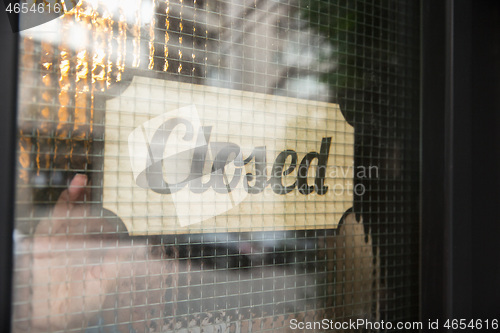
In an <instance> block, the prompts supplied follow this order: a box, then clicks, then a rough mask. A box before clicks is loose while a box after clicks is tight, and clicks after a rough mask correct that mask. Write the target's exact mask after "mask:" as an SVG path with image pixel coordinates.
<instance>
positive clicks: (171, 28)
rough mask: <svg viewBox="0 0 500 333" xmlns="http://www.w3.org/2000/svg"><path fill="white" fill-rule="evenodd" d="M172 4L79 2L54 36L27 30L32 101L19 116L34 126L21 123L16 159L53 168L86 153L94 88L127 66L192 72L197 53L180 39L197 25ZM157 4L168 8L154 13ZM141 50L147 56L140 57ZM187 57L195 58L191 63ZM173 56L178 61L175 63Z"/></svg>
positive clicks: (154, 0) (104, 86)
mask: <svg viewBox="0 0 500 333" xmlns="http://www.w3.org/2000/svg"><path fill="white" fill-rule="evenodd" d="M66 2H68V0H66ZM60 3H62V4H64V1H60ZM173 3H174V2H173V1H172V2H170V1H169V0H162V1H159V0H150V1H148V0H137V1H134V2H130V3H127V4H124V3H122V2H110V1H105V0H85V1H80V2H78V4H77V5H76V6H74V8H73V9H72V10H71V11H67V12H66V13H65V14H64V15H63V16H61V17H60V18H58V19H57V20H58V21H59V23H58V24H59V27H60V32H59V34H60V37H58V38H57V39H55V41H54V40H51V41H45V42H42V41H40V38H38V39H33V38H32V37H31V36H30V35H29V33H26V35H25V36H24V38H23V54H22V63H23V66H22V67H23V72H22V73H23V74H22V75H23V76H25V77H32V78H33V79H32V80H30V81H29V82H27V84H28V85H33V88H31V93H30V94H29V95H30V96H29V97H30V98H31V99H32V101H31V102H28V101H26V103H25V104H23V105H22V106H20V119H21V121H25V122H26V123H32V124H33V125H36V127H34V128H35V132H34V133H33V132H30V131H26V130H22V129H21V130H20V135H21V137H22V140H21V145H20V147H19V154H20V155H19V162H20V163H21V160H22V163H21V165H22V166H23V167H24V166H25V167H26V168H28V167H29V165H31V166H32V167H34V168H36V170H37V172H38V171H39V170H41V169H46V168H48V167H50V163H54V166H53V167H58V168H59V167H62V168H65V169H67V168H69V165H66V164H68V163H67V160H68V159H70V160H73V156H72V155H73V154H76V155H80V156H87V155H88V149H89V146H88V145H89V142H91V141H92V136H91V134H92V133H93V129H94V115H95V108H96V105H95V102H96V94H97V93H100V92H105V91H107V90H108V89H109V88H111V87H112V86H113V85H114V84H116V83H117V82H120V81H122V80H124V77H123V74H124V73H125V72H126V69H127V67H128V68H140V67H141V61H143V62H144V63H143V67H144V68H148V69H150V70H161V71H163V72H167V71H171V72H177V73H179V74H181V73H182V71H183V66H184V70H185V71H187V70H189V71H190V72H191V74H193V73H194V71H195V67H196V66H194V62H195V60H196V57H197V55H196V54H195V52H193V51H191V50H189V51H188V50H187V49H186V47H189V46H184V45H183V44H186V41H187V39H186V38H188V37H186V36H185V35H183V34H184V32H185V30H186V29H189V30H190V31H191V29H192V34H193V35H194V34H195V33H196V28H195V27H192V28H191V24H189V28H188V25H186V22H187V21H186V20H185V18H183V15H187V14H185V13H184V11H186V9H184V7H185V4H184V3H183V1H181V0H178V1H175V3H176V4H175V5H173ZM194 3H196V1H195V2H194ZM179 5H180V6H179ZM191 5H192V4H190V6H191ZM126 6H133V7H132V8H130V7H126ZM176 6H179V7H176ZM159 8H162V9H161V11H162V12H163V13H164V14H163V15H161V14H159V13H158V14H157V12H158V11H159V10H160V9H159ZM174 11H175V15H174V14H173V12H174ZM158 20H162V21H163V20H164V21H163V22H160V21H158ZM160 23H161V24H160ZM163 24H164V26H163ZM190 34H191V32H190ZM141 36H142V38H143V39H144V38H146V40H141ZM174 36H175V37H174ZM183 36H184V37H185V38H183ZM41 39H43V37H42V38H41ZM172 39H175V40H174V43H172V41H173V40H172ZM190 41H191V40H190ZM177 42H178V43H177ZM141 48H142V50H141ZM160 50H162V51H163V52H162V54H161V53H159V52H161V51H160ZM141 52H142V53H141ZM186 52H188V53H186ZM185 53H186V54H185ZM141 54H142V56H143V57H144V58H147V60H145V59H143V60H141ZM173 57H175V61H174V62H173V61H172V58H173ZM155 58H157V59H155ZM184 58H186V59H184ZM144 60H145V61H144ZM186 61H189V63H192V64H193V65H192V66H191V65H189V66H188V67H186ZM173 63H175V67H173V68H171V67H172V64H173ZM161 64H162V65H161ZM35 82H37V83H39V85H38V86H37V84H36V83H35ZM25 93H26V94H28V91H27V90H26V91H25ZM33 121H34V122H33ZM21 127H22V126H21ZM75 140H76V141H81V144H80V146H79V148H78V149H83V151H78V152H77V151H76V150H75V149H77V147H76V146H75V145H74V141H75ZM85 142H86V143H85ZM32 147H34V148H32ZM30 154H32V155H30ZM30 156H31V157H30ZM30 159H31V161H32V162H31V164H30V163H28V161H29V160H30ZM65 161H66V162H65ZM82 167H83V166H82ZM20 177H23V178H24V179H25V180H26V181H27V180H28V179H29V176H28V174H27V173H20Z"/></svg>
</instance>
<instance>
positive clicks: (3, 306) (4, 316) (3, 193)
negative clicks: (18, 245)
mask: <svg viewBox="0 0 500 333" xmlns="http://www.w3.org/2000/svg"><path fill="white" fill-rule="evenodd" d="M0 8H1V9H2V10H4V7H3V5H0ZM0 35H1V37H0V40H1V41H2V43H1V47H0V102H1V104H2V109H1V111H0V142H1V144H2V156H1V158H2V162H1V163H0V288H1V290H0V295H2V299H1V300H0V323H2V327H3V330H4V331H5V332H8V331H10V321H11V293H12V268H13V258H12V254H13V251H12V249H13V240H12V232H13V227H14V193H15V191H14V189H15V187H14V180H15V162H14V161H15V151H16V149H15V147H16V139H15V138H16V135H15V133H16V100H17V63H18V62H17V52H18V51H17V47H18V34H17V33H13V32H12V29H11V27H10V24H9V21H8V18H7V15H6V13H0Z"/></svg>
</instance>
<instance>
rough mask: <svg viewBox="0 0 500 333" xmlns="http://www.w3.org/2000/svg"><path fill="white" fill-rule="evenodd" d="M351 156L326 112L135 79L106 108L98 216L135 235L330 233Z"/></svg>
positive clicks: (322, 107)
mask: <svg viewBox="0 0 500 333" xmlns="http://www.w3.org/2000/svg"><path fill="white" fill-rule="evenodd" d="M353 156H354V129H353V128H352V127H351V126H350V125H349V124H348V123H347V122H346V121H345V119H344V117H343V116H342V114H341V112H340V109H339V107H338V105H337V104H331V103H324V102H315V101H308V100H300V99H295V98H288V97H281V96H269V95H263V94H257V93H250V92H242V91H235V90H228V89H222V88H215V87H206V86H198V85H193V84H187V83H179V82H172V81H165V80H160V79H152V78H145V77H134V79H133V81H132V83H131V84H130V86H129V87H128V88H127V89H126V90H125V91H124V92H123V93H122V94H121V95H120V96H118V97H116V98H114V99H111V100H108V101H107V103H106V120H105V149H104V184H103V186H104V189H103V206H104V208H106V209H109V210H111V211H113V212H114V213H115V214H117V215H118V216H119V217H120V218H121V219H122V220H123V222H124V223H125V225H126V226H127V228H128V231H129V233H130V234H134V235H143V234H148V235H151V234H171V233H195V232H196V233H199V232H233V231H264V230H287V229H329V228H336V227H337V224H338V222H339V220H340V218H341V217H342V215H343V214H344V212H345V211H346V210H347V209H349V208H350V207H351V206H352V202H353V191H354V188H353V186H354V185H353V183H354V181H353V173H354V172H353V167H354V162H353V161H354V159H353Z"/></svg>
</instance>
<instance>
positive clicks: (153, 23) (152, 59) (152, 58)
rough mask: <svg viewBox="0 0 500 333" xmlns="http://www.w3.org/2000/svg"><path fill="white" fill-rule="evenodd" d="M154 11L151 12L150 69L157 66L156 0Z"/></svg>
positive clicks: (154, 0)
mask: <svg viewBox="0 0 500 333" xmlns="http://www.w3.org/2000/svg"><path fill="white" fill-rule="evenodd" d="M152 7H153V11H152V13H151V15H152V19H151V25H150V27H149V66H148V69H151V70H152V69H154V66H155V26H156V15H155V13H156V0H153V6H152Z"/></svg>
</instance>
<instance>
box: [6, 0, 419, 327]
mask: <svg viewBox="0 0 500 333" xmlns="http://www.w3.org/2000/svg"><path fill="white" fill-rule="evenodd" d="M418 14H419V7H418V3H417V2H406V1H399V0H384V1H362V0H336V1H325V0H251V1H250V0H235V1H229V0H227V1H226V0H219V1H202V0H185V1H184V0H172V1H164V0H161V1H160V0H129V1H99V0H89V1H81V2H79V3H78V5H77V6H76V7H75V8H74V9H72V10H71V11H69V12H67V13H66V14H64V15H63V16H61V17H59V18H57V19H54V20H52V21H50V22H48V23H46V24H44V25H41V26H38V27H35V28H33V29H30V30H27V31H25V32H23V34H22V38H21V40H20V45H19V50H20V65H19V91H20V93H19V98H18V110H19V112H18V113H19V120H18V130H19V144H18V168H17V170H18V178H17V187H16V189H17V193H16V198H17V201H16V231H15V240H16V249H15V260H16V267H15V272H14V291H13V292H14V303H13V309H14V315H13V319H12V320H13V327H14V330H15V331H41V332H45V331H47V332H56V331H83V332H145V331H147V332H207V333H208V332H210V333H211V332H220V333H225V332H238V333H240V332H241V333H243V332H245V333H247V332H260V331H289V330H293V329H294V328H297V327H298V326H297V323H315V322H316V323H317V322H322V323H324V321H323V320H324V319H326V320H327V321H328V323H330V324H329V325H330V326H314V327H310V328H309V329H310V330H312V331H329V330H334V329H335V328H336V326H332V324H331V323H342V322H346V321H348V320H353V319H365V320H367V321H372V322H377V321H378V322H380V321H381V320H384V321H386V322H402V321H410V320H416V319H417V318H418V288H419V287H418V248H419V243H418V239H419V234H418V216H419V210H418V207H419V206H418V196H419V61H420V58H419V29H420V26H419V17H418ZM21 19H22V17H21ZM187 100H189V101H191V100H192V101H194V102H193V103H194V104H196V112H194V111H193V110H194V109H193V108H186V107H184V108H183V107H182V106H185V105H187V104H189V101H187ZM194 104H193V105H194ZM213 108H216V110H218V111H217V112H215V113H211V112H212V110H214V109H213ZM157 109H158V110H160V109H161V110H165V109H168V110H174V109H175V110H174V111H169V112H171V113H169V115H171V114H172V112H175V114H177V115H179V117H181V118H182V117H184V118H182V119H188V118H187V117H188V116H187V115H188V113H189V112H192V113H193V114H195V116H196V117H195V116H193V117H191V116H189V117H190V118H189V124H191V125H193V128H194V129H193V130H192V132H189V131H185V132H182V133H181V134H182V135H181V134H179V136H178V137H175V138H173V137H174V135H176V132H175V130H174V125H172V126H173V127H172V128H170V129H169V128H167V125H165V124H170V123H169V121H171V120H172V119H173V118H172V119H171V118H158V117H163V116H162V113H161V112H163V111H161V112H159V113H157V114H155V113H154V112H156V111H154V110H157ZM223 109H224V110H226V111H224V112H223V111H220V110H223ZM151 110H153V111H151ZM189 114H190V113H189ZM144 115H147V117H146V118H144V117H143V116H144ZM141 117H143V118H141ZM155 117H156V118H155ZM287 117H288V118H287ZM155 119H160V120H159V125H152V124H153V120H155ZM179 119H180V118H179ZM172 124H173V123H172ZM183 124H184V125H186V123H183ZM189 124H188V125H189ZM197 124H198V125H197ZM188 125H186V126H188ZM195 125H197V126H195ZM148 126H149V127H148ZM155 126H156V127H155ZM175 126H177V123H175ZM234 126H236V127H234ZM233 127H234V128H236V129H234V128H233ZM186 128H187V127H186ZM231 128H233V129H231ZM135 130H137V132H135V133H138V134H137V136H133V134H130V133H134V132H133V131H135ZM150 130H151V133H153V132H154V131H156V132H154V133H163V134H164V135H166V136H170V138H173V139H172V140H178V142H181V143H182V142H183V140H184V141H186V142H187V141H188V140H191V139H190V138H188V137H190V135H191V136H192V142H193V145H192V146H189V147H188V148H183V150H182V149H181V150H176V151H175V154H174V153H172V155H169V154H170V153H167V148H166V146H167V144H166V142H167V139H165V138H163V139H160V141H159V143H158V147H159V148H158V147H156V146H155V145H154V144H153V143H151V142H149V141H154V140H153V139H154V137H155V135H156V134H154V133H153V134H149V132H148V131H150ZM122 132H123V133H125V134H126V135H125V134H123V133H122ZM261 132H262V134H259V135H257V134H256V133H261ZM190 133H191V134H190ZM124 135H125V136H124ZM257 136H258V139H255V137H257ZM131 138H132V139H131ZM141 140H145V141H148V140H149V141H148V143H147V145H146V148H147V149H146V148H145V149H144V150H140V153H137V154H139V155H140V154H143V155H144V156H142V155H140V156H139V157H137V156H136V155H137V154H136V152H137V151H138V150H134V149H135V148H134V147H136V146H137V145H139V144H140V143H141V142H142V141H141ZM162 140H163V141H162ZM224 140H225V141H224ZM252 140H253V141H252ZM259 140H260V141H259ZM168 142H170V141H168ZM176 142H177V141H176ZM245 142H251V144H250V148H249V150H245V146H244V143H245ZM157 152H158V154H160V155H161V156H162V157H161V159H155V154H156V153H157ZM183 153H185V155H182V154H183ZM166 155H168V156H167V157H172V156H174V157H175V156H177V157H176V162H175V163H174V162H171V161H172V160H169V159H168V158H167V157H165V156H166ZM141 156H142V157H141ZM179 156H181V157H179ZM183 156H184V157H183ZM221 156H223V160H222V162H221V163H222V164H220V165H218V164H217V163H218V161H219V162H220V160H218V158H219V157H221ZM141 158H142V159H141ZM122 160H123V161H125V162H121V161H122ZM129 161H131V162H129ZM137 161H139V162H140V161H144V164H143V169H145V170H146V171H145V172H146V173H144V172H143V171H144V170H139V169H140V168H139V169H138V171H137V172H136V173H135V169H134V170H132V171H134V172H132V171H131V170H129V169H130V163H131V164H132V169H133V168H134V165H136V164H134V163H136V162H137ZM158 161H160V162H158ZM186 161H188V162H189V163H184V162H186ZM139 162H137V163H139ZM156 162H158V163H156ZM198 162H199V163H198ZM121 163H124V164H121ZM172 163H173V164H175V168H174V169H173V171H172V170H170V171H168V170H169V169H168V167H169V165H172ZM196 163H198V164H196ZM123 165H127V168H128V169H127V168H125V167H123ZM196 165H199V170H198V169H196V168H197V167H196ZM207 166H208V171H207V170H205V168H206V167H207ZM325 169H326V170H325ZM195 171H199V177H198V178H196V177H194V176H193V174H195V173H196V172H195ZM301 171H304V172H305V174H301ZM169 172H170V173H169ZM186 172H187V173H188V174H189V175H190V176H188V178H183V177H184V175H185V173H186ZM142 175H145V176H144V177H145V178H144V180H142V178H141V177H143V176H142ZM179 177H180V178H179ZM189 177H191V178H189ZM217 177H218V178H217ZM183 179H187V180H186V181H183ZM141 181H143V183H141ZM155 181H157V182H155ZM195 181H196V183H195ZM129 183H130V184H129ZM174 183H175V185H172V184H174ZM141 184H145V185H144V186H145V187H148V191H150V192H148V193H149V194H140V193H142V192H140V191H142V190H143V189H140V187H141ZM193 184H197V185H193ZM144 186H143V187H144ZM184 190H185V191H187V192H189V193H191V194H190V195H189V196H185V197H181V196H180V194H179V195H178V193H181V192H182V191H184ZM151 191H152V192H155V193H156V194H158V193H159V194H161V196H155V195H156V194H154V193H152V192H151ZM210 191H212V192H214V193H215V194H213V195H212V196H211V197H210V199H206V198H208V197H206V196H205V197H202V198H205V199H203V200H205V201H203V200H202V199H200V200H199V201H196V200H195V199H193V198H194V195H202V194H203V195H205V194H206V193H208V192H210ZM138 193H139V194H138ZM193 193H194V194H193ZM241 193H243V196H240V194H241ZM141 195H142V196H141ZM166 195H169V197H168V198H173V199H168V200H167V199H165V197H166ZM176 195H177V196H176ZM158 198H161V199H158ZM182 198H183V199H182ZM196 198H199V197H196ZM240 198H241V200H240ZM249 198H251V199H249ZM181 199H182V200H183V201H182V200H181ZM158 200H159V201H158ZM207 200H208V203H209V205H207ZM208 206H210V208H206V207H208ZM200 207H205V208H202V209H201V208H200ZM214 207H215V208H214ZM220 207H222V208H220ZM210 209H211V210H210ZM181 211H182V213H181ZM186 216H187V218H185V217H186ZM193 216H196V219H195V220H193ZM200 216H201V217H200ZM168 219H170V220H172V221H173V222H171V224H168V223H170V222H168V221H170V220H168ZM158 221H159V222H158ZM347 330H349V328H347V329H346V331H347ZM372 330H373V329H371V328H369V327H366V326H365V327H359V328H358V329H356V331H372Z"/></svg>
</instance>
